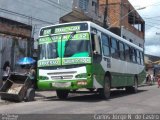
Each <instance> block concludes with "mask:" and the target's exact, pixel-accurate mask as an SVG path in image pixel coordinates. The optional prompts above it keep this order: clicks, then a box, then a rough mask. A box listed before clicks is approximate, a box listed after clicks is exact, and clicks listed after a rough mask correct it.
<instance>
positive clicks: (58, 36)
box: [37, 21, 145, 99]
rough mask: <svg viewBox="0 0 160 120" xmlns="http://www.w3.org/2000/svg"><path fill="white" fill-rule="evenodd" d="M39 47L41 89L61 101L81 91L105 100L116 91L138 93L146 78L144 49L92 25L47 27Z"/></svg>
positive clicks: (87, 23)
mask: <svg viewBox="0 0 160 120" xmlns="http://www.w3.org/2000/svg"><path fill="white" fill-rule="evenodd" d="M38 44H39V59H38V72H37V73H38V75H37V76H38V77H37V79H38V88H39V89H41V90H48V89H50V90H56V93H57V96H58V97H59V98H60V99H65V98H67V96H68V94H69V92H73V91H76V90H78V89H81V88H82V89H84V88H86V89H88V90H90V91H93V90H94V92H95V91H97V92H99V95H100V97H102V98H104V99H107V98H109V97H110V90H111V89H112V88H125V89H126V90H127V91H128V92H137V87H138V84H141V83H142V82H143V80H144V79H145V69H144V56H143V49H142V48H140V47H139V46H137V45H135V44H133V43H131V42H129V41H127V40H125V39H123V38H121V37H119V36H117V35H115V34H113V33H112V32H110V31H108V30H106V29H104V28H102V27H100V26H98V25H96V24H94V23H92V22H88V21H81V22H71V23H63V24H57V25H53V26H47V27H43V28H42V29H41V30H40V35H39V40H38Z"/></svg>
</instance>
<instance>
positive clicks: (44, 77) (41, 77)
mask: <svg viewBox="0 0 160 120" xmlns="http://www.w3.org/2000/svg"><path fill="white" fill-rule="evenodd" d="M39 80H49V78H48V77H46V76H39Z"/></svg>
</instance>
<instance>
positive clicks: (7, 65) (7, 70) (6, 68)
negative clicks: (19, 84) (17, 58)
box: [2, 61, 11, 81]
mask: <svg viewBox="0 0 160 120" xmlns="http://www.w3.org/2000/svg"><path fill="white" fill-rule="evenodd" d="M10 70H11V68H10V63H9V61H6V62H5V63H4V65H3V77H2V80H3V81H5V80H7V78H8V76H9V74H10Z"/></svg>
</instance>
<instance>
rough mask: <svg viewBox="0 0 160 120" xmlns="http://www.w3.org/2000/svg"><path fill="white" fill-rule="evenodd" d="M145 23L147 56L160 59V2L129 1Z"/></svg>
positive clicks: (157, 0)
mask: <svg viewBox="0 0 160 120" xmlns="http://www.w3.org/2000/svg"><path fill="white" fill-rule="evenodd" d="M129 2H130V3H131V4H132V5H133V6H134V7H135V9H138V8H141V7H146V8H145V9H142V10H138V11H137V12H138V13H139V14H140V15H141V17H142V18H143V19H144V21H145V54H149V55H154V56H159V57H160V0H129Z"/></svg>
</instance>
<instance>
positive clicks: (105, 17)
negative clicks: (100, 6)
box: [103, 0, 108, 28]
mask: <svg viewBox="0 0 160 120" xmlns="http://www.w3.org/2000/svg"><path fill="white" fill-rule="evenodd" d="M107 16H108V0H106V4H105V9H104V19H103V27H104V28H108V25H107V22H108V21H107Z"/></svg>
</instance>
